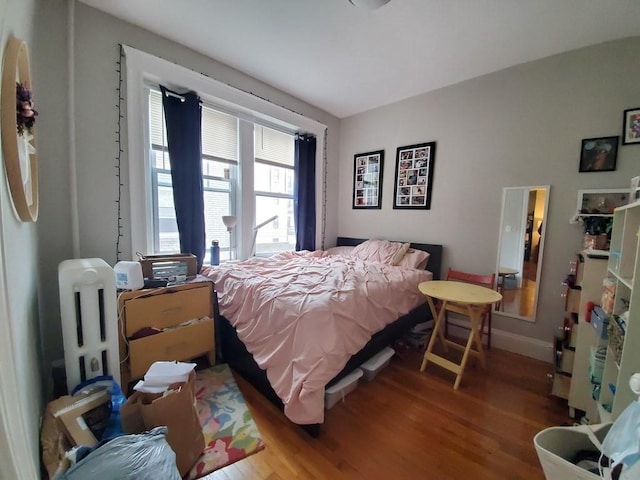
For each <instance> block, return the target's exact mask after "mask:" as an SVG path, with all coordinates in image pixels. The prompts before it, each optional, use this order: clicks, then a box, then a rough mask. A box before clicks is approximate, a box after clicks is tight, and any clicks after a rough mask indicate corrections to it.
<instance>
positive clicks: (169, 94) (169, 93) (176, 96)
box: [164, 90, 185, 102]
mask: <svg viewBox="0 0 640 480" xmlns="http://www.w3.org/2000/svg"><path fill="white" fill-rule="evenodd" d="M164 94H165V95H166V96H167V97H175V98H179V99H180V101H181V102H184V101H185V98H184V97H183V96H182V95H178V94H177V93H173V92H171V91H169V90H165V91H164Z"/></svg>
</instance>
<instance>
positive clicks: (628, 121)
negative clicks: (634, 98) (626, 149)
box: [622, 107, 640, 145]
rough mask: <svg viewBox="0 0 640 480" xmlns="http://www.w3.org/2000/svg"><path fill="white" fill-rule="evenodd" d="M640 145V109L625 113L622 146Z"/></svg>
mask: <svg viewBox="0 0 640 480" xmlns="http://www.w3.org/2000/svg"><path fill="white" fill-rule="evenodd" d="M634 143H640V107H637V108H630V109H629V110H625V111H624V119H623V121H622V144H623V145H629V144H634Z"/></svg>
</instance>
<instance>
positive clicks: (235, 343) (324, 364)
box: [203, 237, 442, 436]
mask: <svg viewBox="0 0 640 480" xmlns="http://www.w3.org/2000/svg"><path fill="white" fill-rule="evenodd" d="M371 242H372V241H371V240H370V241H366V240H365V239H357V238H347V237H339V238H338V239H337V246H338V247H357V248H358V249H360V252H362V251H363V248H364V247H365V246H367V245H369V244H370V243H371ZM387 243H389V242H387ZM397 244H398V245H400V244H401V242H398V243H397ZM394 245H395V244H394ZM404 246H405V251H406V248H407V247H408V248H410V250H409V252H413V253H420V252H427V253H428V254H429V256H428V263H427V265H426V267H423V268H422V269H416V268H397V267H389V266H388V265H385V264H384V262H382V260H381V261H380V262H371V261H361V259H357V258H356V259H354V258H352V257H351V256H348V257H340V256H333V255H327V253H328V252H321V251H316V252H288V253H283V254H278V255H276V256H274V257H272V259H264V260H262V259H252V260H249V261H246V262H240V263H239V264H237V265H226V266H224V265H223V266H221V267H217V268H213V269H211V270H208V271H204V272H203V273H205V274H206V275H207V276H208V277H209V278H211V279H212V280H214V282H216V295H217V298H216V305H215V307H216V308H215V312H214V313H215V320H216V344H217V345H216V347H217V348H216V350H217V352H218V357H219V360H220V361H222V362H224V363H227V364H229V365H230V366H231V368H233V369H234V370H235V371H236V372H237V373H238V374H240V375H241V376H243V377H244V378H245V379H246V380H247V381H249V382H250V383H251V384H252V385H253V386H255V387H256V388H257V389H258V390H259V391H260V392H261V393H262V394H263V395H264V396H265V397H267V398H268V399H269V400H271V401H272V402H273V403H275V404H276V405H277V406H279V407H280V408H282V409H283V410H284V412H285V415H286V416H287V417H288V418H289V419H290V420H291V421H293V422H294V423H296V424H299V425H300V426H301V427H303V428H304V429H305V430H306V431H307V432H308V433H310V434H311V435H313V436H317V435H318V434H319V433H320V425H321V423H322V421H323V418H324V408H323V405H322V406H319V405H318V403H319V402H320V400H319V397H322V398H323V396H324V395H323V393H324V389H325V388H326V387H329V386H331V385H333V384H334V383H336V382H338V381H339V380H340V379H341V378H343V377H344V376H345V375H347V374H349V373H350V372H352V371H353V370H354V369H355V368H356V367H358V366H359V365H361V364H362V363H363V362H365V361H366V360H368V359H369V358H371V357H372V356H373V355H375V354H376V353H377V352H378V351H380V350H381V349H382V348H384V347H385V346H387V345H390V344H392V343H393V342H394V341H395V340H396V339H398V338H399V337H401V336H402V335H403V334H405V333H406V332H407V331H408V330H410V329H411V328H413V327H414V326H415V325H416V323H419V322H423V321H425V320H428V319H429V318H431V314H430V311H429V309H428V306H427V305H426V304H425V303H424V299H422V298H421V297H420V296H419V294H418V295H417V296H416V295H415V291H417V283H419V282H420V281H425V280H428V279H434V280H435V279H439V278H440V267H441V259H442V246H441V245H434V244H419V243H411V244H410V245H407V244H404ZM330 250H331V249H330ZM416 251H417V252H416ZM409 252H407V258H408V256H409ZM396 255H397V254H396ZM377 260H380V259H377ZM387 260H388V259H387ZM395 260H396V259H395V257H394V261H395ZM389 261H390V260H389ZM278 262H282V263H278ZM387 263H388V262H387ZM289 270H292V271H293V272H294V273H295V272H298V274H294V276H293V277H291V276H286V275H290V274H289V273H288V271H289ZM325 270H326V271H330V272H331V273H330V276H328V274H327V273H326V271H325ZM352 271H353V273H352ZM302 273H304V274H302ZM352 274H354V275H356V277H354V278H357V279H359V280H352V279H351V275H352ZM378 274H380V275H382V279H384V282H386V283H384V287H385V288H386V289H391V288H396V287H395V286H396V284H397V285H400V287H399V288H404V289H405V290H404V291H405V292H408V293H405V294H402V295H399V294H396V295H386V297H388V298H389V299H393V302H391V301H390V300H389V301H387V299H385V300H380V298H381V296H380V295H377V294H376V292H379V289H380V288H381V287H380V285H381V284H382V283H381V282H382V280H379V279H378V277H376V276H375V275H378ZM334 275H335V277H337V278H338V280H334V278H333V277H334ZM357 275H364V277H362V276H361V277H358V276H357ZM273 277H275V280H274V279H273ZM362 278H364V279H365V280H362ZM318 279H322V281H318ZM305 281H308V282H314V283H313V285H306V286H305ZM334 283H337V284H338V285H339V286H338V288H337V290H335V291H334V290H331V291H329V292H328V293H327V291H324V289H325V287H324V285H325V284H327V285H329V284H330V285H332V286H331V287H327V288H334V287H333V284H334ZM345 285H347V287H345ZM358 285H365V286H366V288H358ZM299 287H300V288H303V289H305V288H306V289H307V291H306V292H305V294H304V295H302V296H301V297H300V299H297V297H296V300H295V301H296V302H297V304H296V305H295V306H293V307H292V306H288V307H287V308H282V307H278V305H279V304H281V303H282V302H284V300H285V299H286V298H288V297H292V295H293V294H292V293H291V291H290V290H296V289H297V290H300V288H299ZM414 289H415V291H414ZM362 290H366V293H365V294H363V293H362ZM352 291H353V292H354V293H352ZM386 291H387V290H385V293H386ZM358 292H359V294H358ZM263 294H264V295H265V298H268V299H267V300H264V299H262V297H261V296H262V295H263ZM347 297H349V298H347ZM351 297H354V298H353V300H355V302H356V303H355V304H353V305H355V306H350V304H349V303H342V302H343V301H344V302H347V301H348V302H351ZM218 298H219V299H220V305H218V303H217V300H218ZM234 298H235V300H234ZM325 298H330V300H329V303H332V304H337V305H339V306H338V307H337V308H339V310H338V311H336V310H334V308H336V307H335V306H328V305H326V304H325V302H324V300H322V301H320V300H319V299H325ZM238 299H244V301H241V302H238V301H237V300H238ZM376 299H377V300H376ZM278 308H280V310H278ZM354 309H355V310H354ZM394 309H397V311H398V312H402V313H400V314H397V316H396V315H395V314H394V313H393V312H395V311H396V310H394ZM292 311H293V313H292ZM318 312H321V315H320V316H318V315H317V314H318ZM343 312H346V313H343ZM360 312H361V313H360ZM378 314H380V316H381V317H383V318H378V316H379V315H378ZM390 315H394V316H393V317H392V318H391V317H390ZM227 317H229V318H227ZM290 317H291V318H290ZM369 318H371V319H373V320H372V322H373V323H372V324H368V323H367V322H368V320H365V319H369ZM230 319H231V321H230ZM311 319H313V320H311ZM317 319H321V320H317ZM328 319H331V321H332V322H333V323H331V326H329V324H328V323H327V324H326V326H325V324H324V323H321V324H320V323H318V322H329V320H328ZM291 325H295V328H294V327H292V326H291ZM320 325H322V336H323V337H324V333H325V332H334V329H335V332H334V333H329V337H330V338H331V339H330V341H328V342H329V343H323V342H324V339H322V340H318V337H319V336H320V331H319V330H318V328H320ZM347 325H353V327H355V330H353V331H351V330H350V331H349V332H347V330H346V328H347ZM303 326H304V329H303V328H302V327H303ZM236 327H237V328H236ZM314 328H315V329H316V330H315V331H314ZM349 328H350V329H351V327H349ZM265 329H266V330H265ZM343 329H344V330H343ZM288 330H290V331H291V333H287V332H286V331H288ZM309 332H311V333H309ZM240 337H242V338H243V340H244V341H241V340H240ZM308 338H314V341H313V342H309V341H308ZM271 339H274V340H276V343H275V344H274V345H275V346H268V345H267V343H266V342H267V341H270V340H271ZM301 339H302V340H301ZM245 343H246V345H245ZM247 345H248V346H247ZM334 348H335V350H334ZM250 351H251V352H253V354H252V353H250ZM254 355H255V358H254ZM287 355H290V356H291V358H289V357H287ZM303 356H309V357H310V358H311V360H310V361H311V362H312V363H311V366H308V367H305V366H303V362H302V358H301V357H303ZM305 361H306V360H305ZM314 362H315V363H314ZM259 365H261V366H262V367H264V368H261V366H259ZM276 392H278V393H276ZM283 399H285V400H284V401H283ZM318 409H320V411H318Z"/></svg>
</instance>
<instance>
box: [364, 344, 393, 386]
mask: <svg viewBox="0 0 640 480" xmlns="http://www.w3.org/2000/svg"><path fill="white" fill-rule="evenodd" d="M395 354H396V352H395V350H394V349H393V348H391V347H385V348H383V349H382V350H380V351H379V352H378V353H376V354H375V355H374V356H373V357H371V358H370V359H369V360H367V361H366V362H364V363H363V364H362V365H360V368H361V369H362V373H363V375H364V379H365V380H366V381H367V382H370V381H371V380H373V379H374V378H375V377H376V375H377V374H378V372H380V370H382V369H383V368H384V367H386V366H387V365H389V362H390V361H391V357H393V356H394V355H395Z"/></svg>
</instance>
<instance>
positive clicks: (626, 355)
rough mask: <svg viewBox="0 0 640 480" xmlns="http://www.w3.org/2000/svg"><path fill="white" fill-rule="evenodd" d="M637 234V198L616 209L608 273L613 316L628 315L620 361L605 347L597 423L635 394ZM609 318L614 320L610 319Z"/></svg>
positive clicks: (638, 366) (639, 338) (639, 327)
mask: <svg viewBox="0 0 640 480" xmlns="http://www.w3.org/2000/svg"><path fill="white" fill-rule="evenodd" d="M639 235H640V201H636V202H635V203H632V204H629V205H625V206H622V207H618V208H616V209H615V211H614V214H613V231H612V235H611V249H610V255H609V261H608V264H607V276H608V277H609V279H610V280H611V281H612V282H613V284H614V285H615V294H614V302H613V312H612V314H613V316H614V317H615V316H620V315H621V314H622V313H623V312H624V311H626V310H627V309H628V312H629V317H628V322H627V324H626V334H625V336H624V343H623V347H622V355H621V357H620V362H619V363H618V362H617V361H616V356H615V354H614V352H613V350H612V346H611V343H609V346H608V348H607V355H606V359H605V366H604V373H603V377H602V388H601V392H600V397H599V399H598V400H597V411H598V414H599V419H597V420H596V421H600V422H605V421H614V420H615V419H616V418H617V417H618V416H619V415H620V413H621V412H622V411H623V410H624V409H625V408H626V407H627V406H628V405H629V404H630V403H631V402H633V401H634V400H636V395H635V394H634V393H633V392H632V391H631V389H630V388H629V379H630V378H631V375H633V374H634V373H637V372H640V349H638V345H640V291H635V290H638V289H634V280H635V279H636V278H640V255H639V253H638V247H639ZM612 321H615V320H614V319H613V318H611V319H610V322H612ZM609 340H611V338H609Z"/></svg>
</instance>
